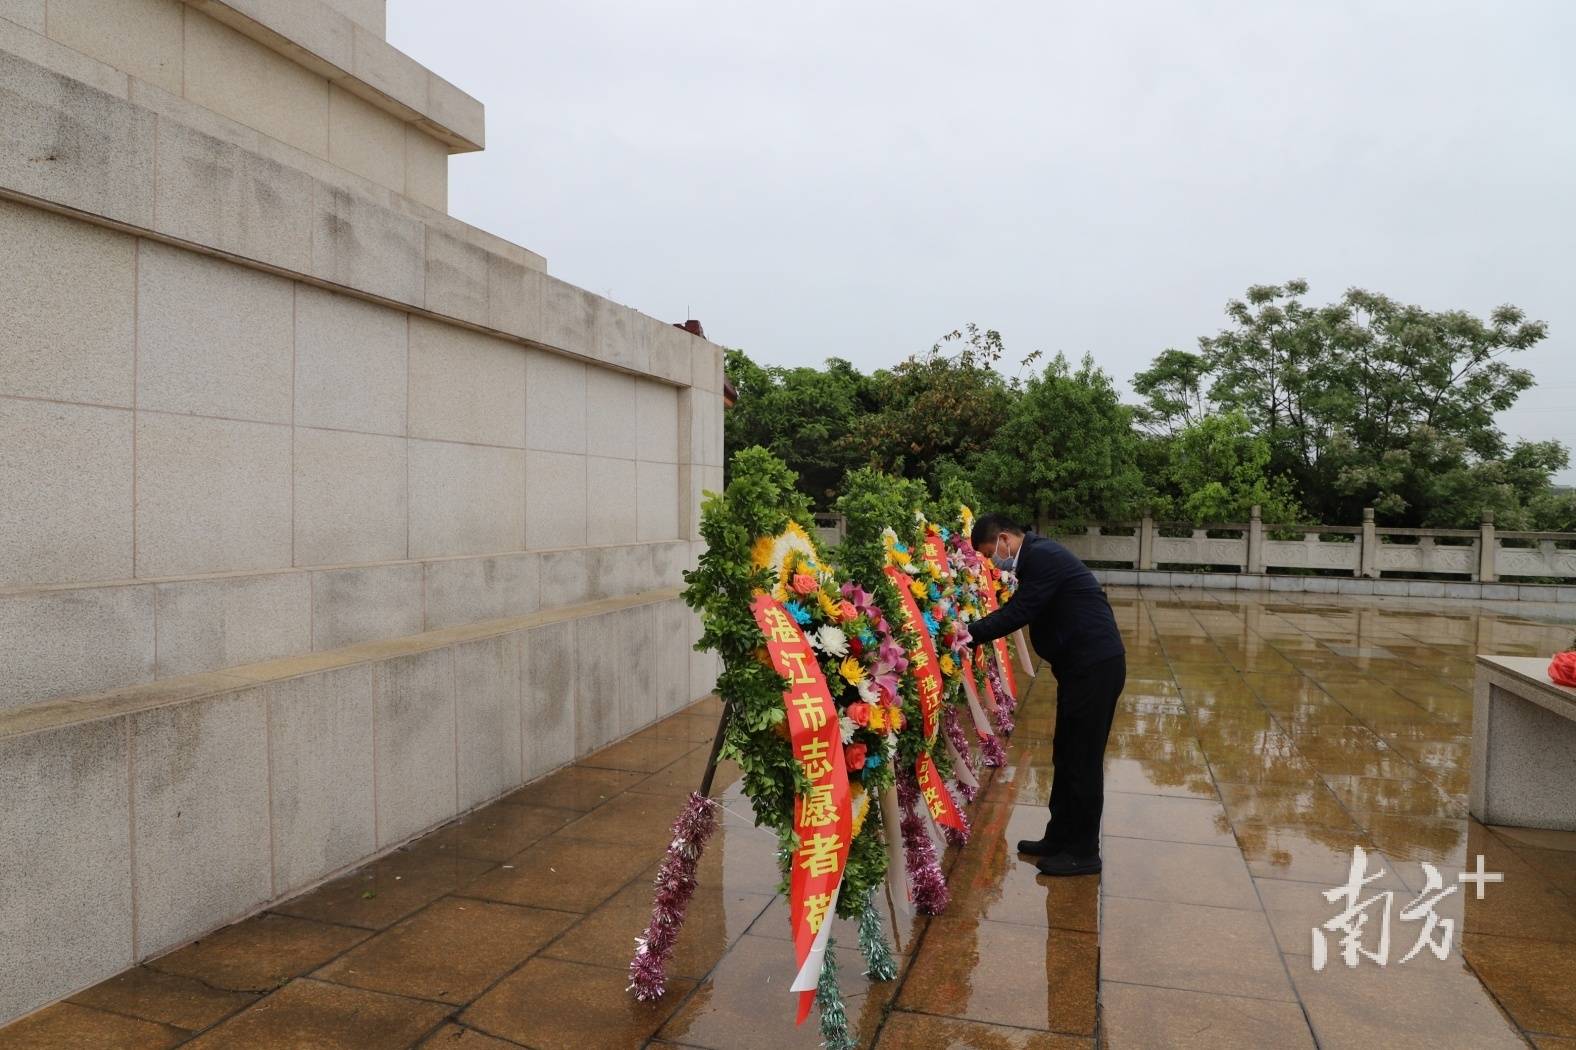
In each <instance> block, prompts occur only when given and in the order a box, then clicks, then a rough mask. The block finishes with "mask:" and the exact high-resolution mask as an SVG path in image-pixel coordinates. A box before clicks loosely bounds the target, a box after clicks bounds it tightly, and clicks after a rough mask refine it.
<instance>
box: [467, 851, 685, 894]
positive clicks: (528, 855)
mask: <svg viewBox="0 0 1576 1050" xmlns="http://www.w3.org/2000/svg"><path fill="white" fill-rule="evenodd" d="M662 853H663V850H662V849H661V848H655V849H647V850H634V849H629V848H627V847H624V846H620V845H618V844H617V843H610V842H587V841H584V840H581V839H567V838H560V837H559V836H557V835H553V836H551V837H549V838H546V839H543V840H542V841H541V842H539V843H537V844H536V845H535V846H532V847H531V848H530V849H528V850H526V851H525V852H524V853H521V854H520V855H519V856H517V857H515V858H514V859H513V860H512V861H511V862H509V863H508V864H504V865H500V866H499V867H496V868H494V869H493V870H492V871H490V872H488V873H487V874H486V875H483V876H482V877H481V878H479V879H477V880H476V881H474V882H472V883H471V884H470V885H468V886H466V887H465V889H464V891H463V892H464V894H465V896H467V897H476V898H480V899H483V900H495V901H502V902H503V903H505V904H523V905H526V906H528V907H533V908H550V909H554V910H557V911H571V912H587V911H590V910H591V909H592V908H595V907H596V906H597V905H599V904H601V903H602V902H603V901H605V900H607V899H608V898H609V897H611V896H613V894H615V893H617V892H618V891H619V890H621V889H623V888H624V886H625V885H626V884H627V883H628V882H630V880H632V879H634V877H635V876H636V875H638V874H640V872H641V871H642V870H644V869H645V868H647V867H649V866H650V865H652V864H653V863H655V862H656V861H657V860H658V859H659V858H660V857H661V856H662Z"/></svg>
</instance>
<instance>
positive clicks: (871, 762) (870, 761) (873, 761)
mask: <svg viewBox="0 0 1576 1050" xmlns="http://www.w3.org/2000/svg"><path fill="white" fill-rule="evenodd" d="M880 764H881V756H880V755H866V756H865V768H866V769H874V768H876V767H877V766H879V765H880Z"/></svg>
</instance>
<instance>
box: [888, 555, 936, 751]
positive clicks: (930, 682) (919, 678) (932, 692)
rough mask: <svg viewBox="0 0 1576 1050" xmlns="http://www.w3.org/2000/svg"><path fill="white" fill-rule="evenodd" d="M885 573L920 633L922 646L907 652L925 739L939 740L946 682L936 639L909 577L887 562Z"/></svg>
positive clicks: (906, 617)
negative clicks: (942, 672)
mask: <svg viewBox="0 0 1576 1050" xmlns="http://www.w3.org/2000/svg"><path fill="white" fill-rule="evenodd" d="M886 574H887V577H888V578H889V579H890V580H891V581H892V586H894V587H896V588H897V596H898V600H899V601H900V602H901V606H900V607H901V609H902V612H903V619H904V621H905V622H906V623H907V624H908V628H909V630H911V631H913V632H914V633H915V634H916V635H918V636H919V649H918V651H916V652H912V653H909V654H908V666H909V668H910V669H911V670H912V671H913V672H914V684H915V685H916V686H917V687H918V689H919V715H920V725H921V727H922V728H923V729H924V730H925V743H926V744H927V745H929V744H933V743H935V741H936V729H937V727H938V726H939V725H940V715H941V704H942V698H943V697H945V696H946V695H947V690H946V685H945V684H944V683H943V682H942V680H941V662H940V659H939V658H938V657H937V656H936V643H935V642H933V641H931V638H930V632H929V631H927V630H925V620H924V618H923V617H922V616H921V615H920V613H919V605H918V603H916V602H915V601H914V595H913V592H911V591H910V590H909V589H908V584H909V579H908V577H907V576H906V575H904V573H903V572H902V570H900V569H899V568H898V567H897V566H895V565H888V566H887V567H886Z"/></svg>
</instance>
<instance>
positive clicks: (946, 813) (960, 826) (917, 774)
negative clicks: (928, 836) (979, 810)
mask: <svg viewBox="0 0 1576 1050" xmlns="http://www.w3.org/2000/svg"><path fill="white" fill-rule="evenodd" d="M914 779H915V780H916V781H918V782H919V795H920V797H921V798H923V799H924V800H925V808H926V809H928V810H930V816H931V819H932V820H934V821H936V823H938V824H945V825H946V826H947V827H949V828H956V829H957V830H959V831H965V830H967V828H968V825H967V824H965V823H964V821H963V814H961V813H959V812H958V807H957V803H955V802H953V801H952V792H950V791H948V790H947V785H946V784H944V783H942V780H941V771H940V770H939V769H937V768H936V763H935V762H934V761H932V760H931V757H930V755H929V754H927V753H926V752H924V751H921V752H920V753H919V758H918V759H916V760H915V762H914Z"/></svg>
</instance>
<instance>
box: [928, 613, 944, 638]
mask: <svg viewBox="0 0 1576 1050" xmlns="http://www.w3.org/2000/svg"><path fill="white" fill-rule="evenodd" d="M925 630H927V631H929V632H930V633H931V634H935V633H936V632H937V631H939V630H941V625H940V624H938V623H936V618H935V617H934V616H932V615H930V614H929V613H928V612H927V613H925Z"/></svg>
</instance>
